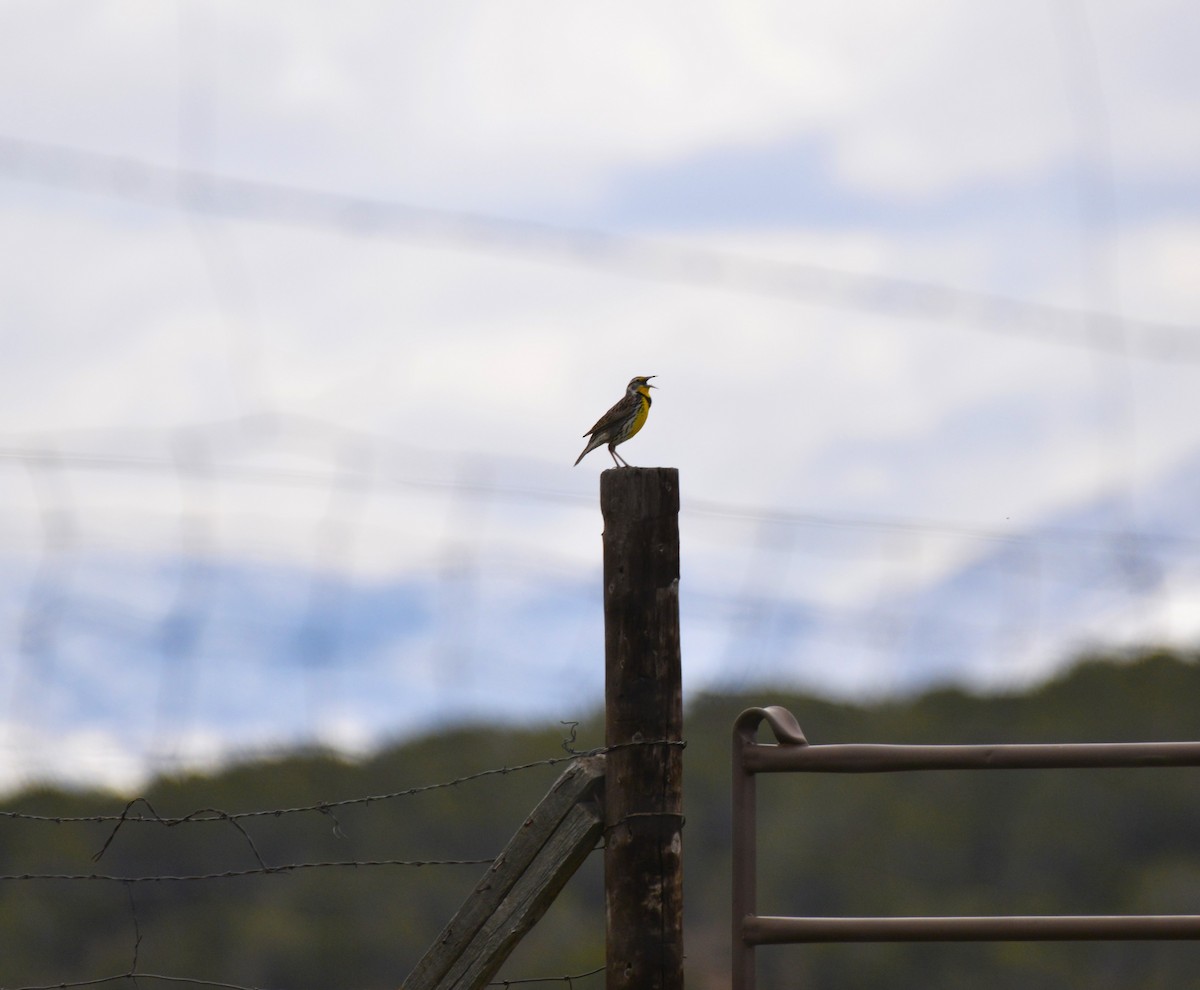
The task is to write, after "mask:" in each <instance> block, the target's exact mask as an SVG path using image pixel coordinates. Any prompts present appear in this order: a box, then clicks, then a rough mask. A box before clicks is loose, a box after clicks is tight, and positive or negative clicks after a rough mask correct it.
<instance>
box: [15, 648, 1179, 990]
mask: <svg viewBox="0 0 1200 990" xmlns="http://www.w3.org/2000/svg"><path fill="white" fill-rule="evenodd" d="M1198 699H1200V662H1198V660H1197V657H1196V656H1193V655H1181V654H1168V653H1162V652H1159V653H1149V654H1145V655H1141V656H1137V657H1133V658H1124V659H1122V660H1120V661H1110V660H1104V659H1093V660H1088V661H1085V662H1082V663H1081V664H1079V665H1078V666H1076V667H1075V668H1073V669H1072V670H1071V671H1069V672H1068V673H1066V674H1065V675H1063V676H1062V677H1060V678H1058V679H1056V680H1054V681H1052V682H1049V683H1047V684H1044V685H1041V686H1038V687H1036V688H1033V689H1031V690H1029V691H1027V692H1023V693H1015V694H1007V695H1000V696H976V695H972V694H969V693H966V692H963V691H960V690H952V689H946V690H937V691H932V692H930V693H926V694H923V695H921V696H918V697H914V698H912V699H906V700H890V701H886V702H879V703H872V704H867V705H850V704H840V703H831V702H829V701H826V700H821V699H818V698H813V697H806V696H801V695H795V694H788V693H784V692H774V691H770V690H756V691H754V692H753V693H752V694H746V695H742V696H737V697H730V696H715V695H713V696H709V695H706V696H702V697H698V698H693V699H691V701H690V704H689V707H688V715H687V719H686V735H687V739H688V748H687V751H686V753H685V764H684V765H685V787H684V793H685V812H686V816H687V821H686V825H685V829H684V837H685V852H684V863H685V885H684V889H685V904H686V919H687V952H688V985H689V986H690V987H692V988H693V990H710V988H717V987H724V986H728V946H729V869H730V864H729V835H730V822H729V774H730V769H729V733H730V727H731V725H732V723H733V720H734V718H735V717H736V715H737V714H738V712H740V711H741V710H742V709H743V708H746V707H748V706H750V705H762V704H782V705H785V706H787V707H788V708H790V709H791V710H792V712H793V713H795V715H796V716H797V718H798V719H799V721H800V724H801V725H802V726H803V727H804V729H805V731H806V733H807V734H808V737H809V740H810V741H811V742H813V743H829V742H934V743H951V742H958V743H964V742H1024V741H1040V742H1059V741H1119V740H1139V739H1144V740H1163V739H1180V740H1184V739H1198V738H1200V706H1198V704H1197V700H1198ZM563 736H564V729H563V727H561V726H557V725H555V726H552V727H548V728H546V729H544V730H539V731H515V730H508V729H497V728H490V727H475V728H466V729H459V730H455V731H450V732H445V733H441V734H438V735H435V736H429V737H426V738H422V739H419V740H415V741H411V742H408V743H405V744H404V745H400V746H396V747H395V748H392V749H389V750H387V751H384V752H381V753H379V754H378V755H377V756H375V757H373V758H371V759H367V760H362V761H358V762H346V761H344V760H340V759H337V758H334V757H331V756H329V755H325V754H319V753H306V754H297V755H294V756H290V757H288V758H285V759H279V760H275V761H271V762H264V763H256V764H253V765H247V766H240V767H235V768H231V769H229V770H227V771H226V772H224V773H221V774H219V775H217V776H213V777H188V778H183V779H170V780H160V781H158V782H156V783H155V784H154V785H153V786H151V787H150V788H149V789H148V790H147V792H146V793H145V795H144V796H145V797H146V798H147V800H148V801H149V803H150V805H151V806H152V807H153V809H154V811H155V812H157V813H158V814H159V815H162V816H164V817H171V816H180V815H185V814H187V813H189V812H192V811H195V810H197V809H204V808H209V809H222V810H225V811H228V812H242V811H251V810H260V809H274V808H290V807H296V806H310V805H316V804H320V803H322V802H336V801H339V800H342V799H347V798H358V797H362V796H365V795H372V794H388V793H392V792H396V791H400V790H403V789H406V788H412V787H420V786H422V785H426V784H431V783H436V782H439V781H449V780H453V779H455V778H458V777H461V776H464V775H468V774H473V773H475V772H477V771H480V770H486V769H489V768H494V767H502V766H516V765H518V764H523V763H527V762H531V761H539V760H548V759H554V758H556V757H562V756H564V752H563V748H562V742H563ZM601 737H602V730H601V727H600V724H599V721H598V718H597V719H595V720H593V721H590V722H586V723H584V724H583V725H581V726H580V727H579V729H578V734H577V737H576V739H575V741H574V743H573V746H574V747H575V748H576V749H586V748H588V747H592V746H598V745H599V744H600V743H601V741H602V739H601ZM563 768H564V765H562V764H559V765H555V766H543V767H538V768H535V769H529V770H521V771H516V772H513V773H509V774H498V775H492V776H486V777H483V778H481V779H477V780H471V781H464V782H463V783H461V784H458V785H455V786H452V787H447V788H440V789H435V790H431V791H426V792H422V793H417V794H412V795H409V796H402V797H396V798H392V799H387V800H381V801H377V802H372V803H369V804H352V805H346V806H340V807H336V808H334V809H332V810H331V813H323V812H321V811H309V812H304V813H297V814H284V815H279V816H273V815H268V816H261V817H252V818H245V819H239V820H238V822H237V824H236V825H235V824H231V823H230V822H223V821H217V822H212V823H202V824H197V823H188V824H180V825H176V826H173V827H163V826H162V825H158V824H146V823H140V822H130V823H127V824H125V825H124V826H123V827H122V828H121V829H120V830H119V831H118V832H117V834H116V835H115V837H114V838H113V839H112V842H111V843H110V844H109V845H108V847H107V849H106V851H105V852H104V855H103V857H102V858H100V859H99V861H95V862H94V861H93V856H94V854H96V853H97V852H98V851H99V850H100V849H101V848H102V847H104V845H105V841H106V840H107V839H108V838H109V837H110V836H111V835H112V832H113V824H112V823H111V822H110V823H85V824H54V823H44V822H29V821H22V820H12V819H7V818H6V819H0V873H2V874H5V875H7V876H15V877H21V876H24V875H27V874H55V875H59V874H71V875H80V874H82V875H90V874H104V875H112V876H148V875H167V876H174V877H178V876H187V875H195V874H212V873H221V872H224V871H237V870H247V869H254V868H256V867H258V866H259V865H260V857H261V861H262V862H263V863H265V864H267V865H268V866H271V867H277V866H285V865H289V864H301V863H318V862H368V861H384V860H417V861H425V860H446V859H452V860H453V859H488V858H490V857H492V856H494V855H495V854H496V853H497V852H499V850H500V849H501V848H502V847H503V846H504V844H505V842H507V840H508V838H509V837H510V836H511V835H512V833H513V832H514V830H516V829H517V828H518V827H519V826H520V824H521V822H522V821H523V819H524V817H525V815H526V813H527V812H528V811H529V810H530V809H531V808H532V807H533V806H534V804H536V802H537V801H538V800H539V799H540V798H541V797H542V795H543V794H544V793H545V791H546V789H547V788H548V787H549V786H550V784H551V783H552V782H553V780H554V779H555V777H557V775H558V774H559V773H560V772H561V771H562V769H563ZM760 795H761V810H760V830H759V836H760V862H761V864H762V868H761V871H760V873H761V876H760V881H759V883H760V896H759V906H760V910H762V911H763V912H764V913H774V914H828V915H854V914H898V915H903V914H1001V913H1005V914H1043V913H1083V914H1104V913H1124V912H1137V913H1189V914H1192V913H1200V770H1190V769H1173V770H1143V771H1111V770H1103V771H1036V772H1031V771H1025V772H1012V771H1003V772H989V773H978V774H970V775H968V774H945V773H932V774H921V775H915V774H905V775H882V776H869V777H867V776H854V777H840V776H839V777H815V776H812V777H800V776H797V775H781V776H778V777H774V776H773V777H769V778H765V779H764V780H763V781H762V782H761V783H760ZM125 800H126V797H125V796H116V795H112V794H107V793H78V792H72V793H64V792H61V791H53V790H35V791H28V792H26V793H22V794H17V795H11V796H9V797H8V798H7V799H5V800H4V801H3V802H2V803H0V809H2V810H9V811H20V812H24V813H33V814H41V815H49V816H88V815H97V814H104V815H111V814H118V813H119V812H120V811H121V809H122V808H123V807H124V804H125ZM134 811H135V813H141V814H147V811H146V808H145V807H144V806H139V808H135V809H134ZM600 865H601V864H600V854H599V853H597V854H595V855H593V857H592V858H591V860H590V861H589V862H588V863H587V864H585V866H584V867H583V869H582V870H581V872H580V873H579V874H578V875H577V876H576V877H575V878H574V879H573V880H572V881H571V882H570V883H569V884H568V886H567V888H566V890H565V891H564V892H563V894H562V895H561V896H560V898H559V899H558V901H556V902H555V904H554V905H553V906H552V907H551V909H550V912H549V914H548V915H547V916H546V918H545V919H544V920H543V921H542V923H541V924H540V925H539V926H538V928H537V929H535V931H534V932H533V933H532V934H531V935H530V936H529V938H527V939H526V941H525V942H524V943H523V944H522V945H521V946H520V947H519V948H518V950H517V952H516V953H515V954H514V956H513V957H512V959H511V960H510V961H509V963H508V965H507V966H506V967H505V968H504V970H503V971H502V973H501V976H502V977H504V978H508V979H520V978H528V977H544V976H562V975H564V974H578V973H584V972H587V971H590V970H592V969H594V968H595V967H597V966H599V965H601V964H602V963H603V959H604V949H603V938H604V912H603V890H602V887H601V870H600ZM483 869H484V867H481V866H403V865H382V866H358V867H355V866H340V867H321V868H313V869H300V870H294V871H288V872H283V873H276V874H272V875H268V876H250V877H231V878H227V879H216V880H203V881H188V880H160V881H155V882H145V883H128V884H127V883H119V882H112V881H101V880H34V879H6V880H3V881H0V987H6V988H13V987H23V986H37V985H49V984H55V985H56V984H61V983H64V982H71V981H82V980H94V979H98V978H101V977H106V976H111V975H116V974H120V973H126V972H128V971H129V970H130V968H131V966H132V964H133V959H134V952H135V946H136V952H137V969H138V971H139V972H142V973H158V974H166V975H172V976H181V977H190V978H196V979H211V980H218V981H222V982H226V983H233V984H240V985H244V986H255V987H264V988H270V990H308V988H318V987H320V988H327V987H334V986H336V987H345V988H351V987H356V988H375V987H379V988H385V987H389V988H395V987H397V986H398V985H399V984H400V982H401V980H402V979H403V977H404V976H405V975H406V974H407V972H408V971H409V969H410V968H411V967H412V966H413V964H414V963H415V962H416V960H417V958H418V957H419V956H420V955H421V953H422V952H423V951H424V949H425V948H426V947H427V946H428V944H429V943H430V942H431V941H432V940H433V939H434V938H435V937H436V935H437V933H438V932H439V930H440V928H441V926H442V925H443V924H444V923H445V922H446V921H447V920H448V918H449V917H450V916H451V914H452V913H453V912H454V911H455V910H456V908H457V907H458V905H459V904H460V903H461V901H462V899H463V897H464V896H465V895H466V894H467V893H468V891H469V890H470V889H471V887H472V886H474V884H475V882H476V881H477V879H478V877H479V876H480V874H481V872H482V871H483ZM139 937H140V942H139V941H138V938H139ZM759 955H760V973H761V986H763V987H811V988H813V990H821V988H825V987H829V988H838V990H847V988H859V987H862V988H866V987H871V988H877V987H888V988H889V990H906V988H913V990H917V988H920V990H933V988H955V990H957V988H961V987H964V986H970V987H972V988H985V990H986V988H993V987H995V988H1021V990H1038V988H1043V987H1044V988H1051V987H1053V988H1056V990H1057V988H1061V987H1088V988H1107V987H1113V988H1116V987H1121V988H1131V987H1137V988H1159V987H1161V988H1164V990H1165V988H1171V990H1177V988H1181V987H1189V986H1198V985H1200V977H1197V975H1196V974H1197V973H1200V947H1194V946H1192V945H1191V944H1190V943H1174V944H1172V943H1163V944H1154V943H1145V944H1137V943H1108V944H1104V943H1095V944H1080V945H1054V944H1040V945H1036V944H1035V945H1027V944H1012V945H1005V944H999V945H981V946H972V945H960V946H939V945H918V946H888V945H881V946H824V947H798V946H788V947H767V948H764V949H761V950H760V952H759ZM561 985H565V984H561ZM576 985H577V986H580V987H587V986H602V985H603V979H602V977H594V978H593V979H592V980H590V981H579V982H577V983H576Z"/></svg>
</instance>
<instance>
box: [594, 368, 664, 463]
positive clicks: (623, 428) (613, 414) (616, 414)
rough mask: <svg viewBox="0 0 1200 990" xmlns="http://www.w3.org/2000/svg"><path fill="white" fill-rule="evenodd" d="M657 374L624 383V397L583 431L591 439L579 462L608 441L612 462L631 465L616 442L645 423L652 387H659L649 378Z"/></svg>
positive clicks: (629, 435) (641, 376)
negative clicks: (652, 383)
mask: <svg viewBox="0 0 1200 990" xmlns="http://www.w3.org/2000/svg"><path fill="white" fill-rule="evenodd" d="M657 377H658V376H657V375H638V376H637V377H636V378H631V379H630V380H629V384H628V385H627V386H626V387H625V396H624V398H622V399H621V401H620V402H618V403H617V404H616V405H615V406H613V407H612V408H611V409H610V410H609V411H608V412H606V413H605V414H604V415H603V416H601V417H600V418H599V419H598V420H596V425H595V426H593V427H592V428H591V429H590V430H588V431H587V433H585V434H584V436H585V437H590V438H591V439H589V440H588V443H587V446H586V447H584V448H583V453H582V454H580V455H579V456H578V457H577V458H575V463H576V464H578V463H579V462H580V461H582V460H583V459H584V457H586V456H587V454H588V453H589V452H591V451H593V450H595V449H596V448H597V447H599V446H601V445H603V444H608V452H609V453H610V454H611V455H612V459H613V463H614V464H615V465H616V466H617V467H629V462H628V461H626V460H625V458H623V457H622V456H621V455H620V454H618V453H617V451H616V446H617V444H619V443H624V442H625V441H626V440H628V439H629V438H630V437H631V436H633V435H634V434H635V433H637V431H638V430H640V429H641V428H642V426H643V425H644V424H645V422H646V417H647V416H649V415H650V389H652V388H658V386H657V385H651V384H650V379H651V378H657Z"/></svg>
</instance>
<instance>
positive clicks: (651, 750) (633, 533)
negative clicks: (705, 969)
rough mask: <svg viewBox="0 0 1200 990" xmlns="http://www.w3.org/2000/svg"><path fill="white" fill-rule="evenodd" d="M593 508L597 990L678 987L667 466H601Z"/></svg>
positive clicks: (673, 571) (674, 607)
mask: <svg viewBox="0 0 1200 990" xmlns="http://www.w3.org/2000/svg"><path fill="white" fill-rule="evenodd" d="M600 510H601V512H602V514H603V516H604V652H605V745H606V746H607V747H609V752H608V755H607V757H606V760H607V769H606V772H605V778H606V783H605V801H604V805H605V812H604V825H605V836H606V841H605V847H604V888H605V901H606V921H607V939H606V946H607V947H606V952H605V963H606V986H607V990H682V987H683V869H682V867H683V858H682V838H681V833H682V828H683V814H682V813H683V689H682V684H681V676H680V661H679V472H678V471H677V470H676V469H675V468H635V467H628V468H610V469H609V470H607V471H605V472H604V473H603V474H601V475H600Z"/></svg>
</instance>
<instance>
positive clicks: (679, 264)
mask: <svg viewBox="0 0 1200 990" xmlns="http://www.w3.org/2000/svg"><path fill="white" fill-rule="evenodd" d="M0 175H3V176H6V177H7V178H9V179H15V180H19V181H22V182H32V183H36V184H38V185H43V186H53V187H57V188H63V189H71V190H75V191H80V192H89V193H99V194H101V195H104V196H109V197H113V198H116V199H119V200H123V201H126V202H133V203H139V204H142V205H146V206H151V207H154V208H158V209H169V210H172V211H185V212H191V213H195V214H199V215H207V216H217V217H225V218H228V219H234V220H243V221H251V222H256V223H270V224H282V225H288V226H303V227H312V228H319V229H329V230H336V231H339V232H341V233H345V234H350V235H351V236H357V237H376V236H391V237H397V238H402V239H406V240H411V241H416V242H421V243H428V244H433V245H436V246H439V247H450V248H454V249H465V250H470V251H476V252H486V253H489V254H496V253H499V254H503V255H505V256H514V255H524V256H528V257H535V258H539V259H546V260H551V261H557V262H562V263H567V264H571V265H579V266H585V267H588V268H596V269H602V270H605V271H611V272H614V273H616V274H619V275H623V276H626V277H634V278H639V279H645V280H650V281H657V282H669V283H674V284H682V285H692V286H698V287H702V288H720V289H726V290H732V291H735V292H740V293H745V294H749V295H755V296H768V297H773V298H782V299H791V300H796V301H802V302H806V303H815V304H818V305H826V306H834V307H844V308H851V309H859V310H868V311H871V312H875V313H880V314H883V315H888V316H893V317H897V316H898V317H905V318H912V317H919V318H924V319H934V320H943V321H951V322H957V323H961V324H962V325H964V326H969V327H973V328H975V329H981V330H986V331H989V332H992V333H998V334H1002V335H1004V336H1010V337H1022V338H1026V339H1030V340H1036V341H1041V342H1048V343H1056V344H1067V345H1071V346H1075V347H1080V348H1084V349H1091V350H1097V351H1108V352H1113V351H1115V352H1116V353H1118V354H1120V355H1121V356H1125V355H1129V356H1134V357H1141V358H1145V359H1149V360H1162V361H1184V362H1188V363H1197V362H1200V333H1198V332H1197V329H1196V328H1195V327H1188V326H1184V325H1180V324H1171V323H1163V322H1158V321H1152V320H1136V319H1127V318H1124V317H1120V316H1116V315H1114V314H1110V313H1105V312H1099V311H1094V310H1087V309H1073V308H1070V307H1065V306H1055V305H1051V304H1047V303H1037V302H1031V301H1028V300H1022V299H1017V298H1013V297H1007V296H1002V295H999V294H996V293H988V292H981V291H973V290H967V289H960V288H954V287H950V286H945V285H938V284H936V283H931V282H919V281H915V280H910V279H902V278H895V277H889V276H882V275H871V274H865V273H861V272H847V271H838V270H835V269H831V268H824V267H821V266H818V265H807V264H800V263H796V262H784V261H774V260H768V259H764V258H756V257H750V256H744V255H737V254H733V253H730V252H723V251H718V250H712V249H703V248H695V247H687V246H682V245H672V244H665V243H656V242H653V241H649V240H645V239H641V238H636V237H630V236H625V235H621V234H613V233H609V232H605V231H600V230H588V229H577V228H575V229H573V228H569V227H559V226H554V225H551V224H546V223H539V222H535V221H528V220H517V219H513V218H508V217H499V216H492V215H487V214H481V213H467V212H456V211H450V210H439V209H435V208H431V207H426V206H417V205H414V204H410V203H401V202H396V201H393V200H383V199H374V198H370V197H366V196H355V195H349V194H345V193H339V192H331V191H328V190H318V189H306V188H300V187H297V186H288V185H283V184H281V183H278V182H272V181H264V180H252V179H241V178H235V177H233V176H229V175H223V174H218V173H216V172H212V171H208V170H204V169H198V168H181V167H175V166H169V165H160V164H154V163H151V162H147V161H143V160H141V159H137V158H133V157H130V156H125V155H111V154H104V153H101V152H95V151H88V150H85V149H83V148H78V147H71V146H67V145H55V144H47V143H41V142H35V141H28V140H23V139H20V138H16V137H13V136H11V135H0Z"/></svg>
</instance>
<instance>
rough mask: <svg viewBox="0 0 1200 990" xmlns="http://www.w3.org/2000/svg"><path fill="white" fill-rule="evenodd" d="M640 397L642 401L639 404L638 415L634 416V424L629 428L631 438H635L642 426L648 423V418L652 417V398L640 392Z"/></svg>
mask: <svg viewBox="0 0 1200 990" xmlns="http://www.w3.org/2000/svg"><path fill="white" fill-rule="evenodd" d="M638 396H639V397H640V398H641V400H642V401H641V402H639V403H638V410H637V413H635V414H634V417H633V423H632V425H631V426H630V427H629V435H630V436H633V435H634V434H635V433H637V431H638V430H640V429H641V428H642V424H644V423H645V422H646V417H647V416H649V415H650V396H649V395H647V394H646V393H645V392H644V391H639V392H638Z"/></svg>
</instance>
